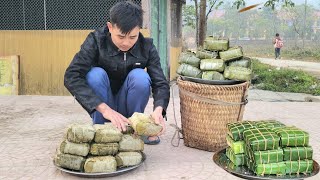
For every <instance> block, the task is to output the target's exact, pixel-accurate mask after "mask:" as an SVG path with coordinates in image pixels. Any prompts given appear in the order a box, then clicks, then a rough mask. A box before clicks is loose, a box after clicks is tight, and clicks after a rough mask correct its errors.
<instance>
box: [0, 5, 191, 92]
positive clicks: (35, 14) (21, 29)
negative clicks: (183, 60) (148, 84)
mask: <svg viewBox="0 0 320 180" xmlns="http://www.w3.org/2000/svg"><path fill="white" fill-rule="evenodd" d="M119 1H123V0H108V1H107V0H92V1H87V0H68V1H56V0H43V1H35V0H31V1H25V0H15V1H12V0H3V1H0V11H1V16H0V56H10V55H19V58H20V70H19V83H20V86H19V87H20V88H19V94H21V95H69V93H68V91H67V90H66V89H65V88H64V85H63V76H64V71H65V69H66V67H67V66H68V65H69V63H70V61H71V60H72V58H73V56H74V55H75V53H76V52H78V51H79V49H80V45H81V44H82V43H83V41H84V40H85V38H86V36H87V35H88V33H89V32H90V31H92V30H94V29H96V28H99V27H101V26H104V25H105V23H106V22H107V21H108V20H109V9H110V8H111V7H112V6H113V5H114V4H115V3H117V2H119ZM132 1H133V2H135V3H136V4H139V5H140V6H142V8H143V10H144V11H145V14H144V24H143V29H142V30H141V32H142V33H143V34H144V35H145V36H147V37H152V38H153V39H154V44H155V45H156V47H157V49H158V51H159V54H160V59H161V66H162V68H163V71H164V73H165V75H166V77H167V78H168V80H169V79H173V78H175V71H176V68H177V66H178V62H177V59H178V55H179V53H180V51H181V46H182V42H181V36H182V34H181V11H182V10H181V8H182V4H183V3H185V2H184V1H183V0H182V1H181V0H132Z"/></svg>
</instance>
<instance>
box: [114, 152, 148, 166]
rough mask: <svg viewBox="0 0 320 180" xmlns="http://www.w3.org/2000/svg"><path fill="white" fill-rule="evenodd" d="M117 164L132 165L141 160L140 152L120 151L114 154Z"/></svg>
mask: <svg viewBox="0 0 320 180" xmlns="http://www.w3.org/2000/svg"><path fill="white" fill-rule="evenodd" d="M116 161H117V165H118V166H120V167H126V166H134V165H137V164H139V163H140V162H141V161H142V154H141V153H140V152H120V153H118V154H117V155H116Z"/></svg>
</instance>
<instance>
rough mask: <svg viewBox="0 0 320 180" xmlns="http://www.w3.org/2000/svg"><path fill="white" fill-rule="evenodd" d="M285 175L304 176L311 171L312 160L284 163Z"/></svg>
mask: <svg viewBox="0 0 320 180" xmlns="http://www.w3.org/2000/svg"><path fill="white" fill-rule="evenodd" d="M285 163H286V173H287V174H292V173H295V174H300V173H303V174H306V173H311V172H312V171H313V160H309V159H305V160H300V161H285Z"/></svg>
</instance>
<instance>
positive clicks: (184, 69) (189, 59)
mask: <svg viewBox="0 0 320 180" xmlns="http://www.w3.org/2000/svg"><path fill="white" fill-rule="evenodd" d="M179 63H180V66H179V67H178V69H177V73H178V74H179V75H182V76H187V77H194V78H201V79H205V80H227V79H230V80H241V81H250V80H251V76H252V71H251V69H250V66H251V59H250V58H248V57H244V56H243V52H242V48H241V47H229V40H228V39H219V38H214V37H207V38H206V39H205V41H204V48H203V49H198V50H197V52H196V54H195V53H192V52H183V53H181V54H180V57H179Z"/></svg>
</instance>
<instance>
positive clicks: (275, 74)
mask: <svg viewBox="0 0 320 180" xmlns="http://www.w3.org/2000/svg"><path fill="white" fill-rule="evenodd" d="M252 64H253V73H254V75H255V79H254V80H253V81H252V83H253V85H255V86H256V87H257V88H259V89H263V90H270V91H277V92H294V93H307V94H313V95H320V81H319V80H318V79H316V78H315V77H313V76H311V75H309V74H307V73H305V72H303V71H298V70H291V69H287V68H275V67H273V66H270V65H266V64H263V63H260V62H259V61H258V60H253V61H252Z"/></svg>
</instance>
